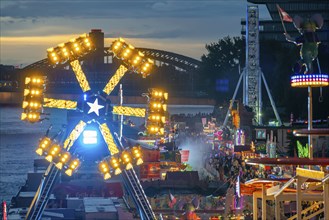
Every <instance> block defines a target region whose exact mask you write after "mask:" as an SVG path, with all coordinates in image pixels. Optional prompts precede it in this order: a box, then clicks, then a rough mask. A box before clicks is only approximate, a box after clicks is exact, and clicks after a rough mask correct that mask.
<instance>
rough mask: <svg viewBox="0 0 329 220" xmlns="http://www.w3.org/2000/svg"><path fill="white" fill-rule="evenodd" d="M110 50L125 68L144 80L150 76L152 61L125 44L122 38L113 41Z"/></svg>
mask: <svg viewBox="0 0 329 220" xmlns="http://www.w3.org/2000/svg"><path fill="white" fill-rule="evenodd" d="M110 48H111V51H112V53H113V55H114V56H116V57H117V58H119V59H121V60H123V62H124V64H126V65H128V67H127V68H129V69H131V70H132V71H134V72H136V73H138V74H142V76H143V77H144V78H145V77H146V76H148V75H149V74H150V71H151V69H152V66H153V65H154V61H153V60H151V59H149V58H146V57H145V56H144V54H143V53H142V52H140V51H138V50H136V49H135V48H134V47H133V46H131V45H129V44H127V43H126V42H125V41H124V40H123V39H122V38H119V39H117V40H115V41H113V43H112V45H111V47H110Z"/></svg>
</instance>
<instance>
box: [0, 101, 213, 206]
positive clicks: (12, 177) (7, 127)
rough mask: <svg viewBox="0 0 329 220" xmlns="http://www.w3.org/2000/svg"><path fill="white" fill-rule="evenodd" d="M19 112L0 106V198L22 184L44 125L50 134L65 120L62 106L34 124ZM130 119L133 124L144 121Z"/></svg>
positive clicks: (186, 110) (185, 109) (193, 109)
mask: <svg viewBox="0 0 329 220" xmlns="http://www.w3.org/2000/svg"><path fill="white" fill-rule="evenodd" d="M168 110H169V112H170V113H171V114H181V113H183V114H196V113H199V112H201V113H211V112H212V111H213V106H169V107H168ZM21 112H22V109H21V108H18V107H0V202H1V201H2V200H6V201H7V202H10V199H11V197H13V196H14V195H16V193H17V192H18V190H19V188H20V187H21V186H22V185H24V183H25V181H26V178H27V173H28V172H29V171H33V161H34V159H35V158H37V157H38V156H37V154H36V153H35V149H36V147H37V145H38V142H39V139H40V138H42V137H43V136H44V135H45V133H46V131H47V129H48V128H49V127H50V126H51V125H52V130H51V132H50V135H51V136H52V135H53V134H55V133H57V132H58V131H59V130H61V129H62V128H63V125H65V124H66V123H67V117H66V116H67V111H66V110H61V109H46V113H49V114H50V115H49V116H47V117H49V119H48V120H44V121H42V122H41V123H35V124H30V123H27V122H23V121H21V120H20V115H21ZM132 119H133V121H134V123H135V124H136V125H138V124H139V123H140V122H143V121H144V120H137V119H136V118H135V119H134V118H132Z"/></svg>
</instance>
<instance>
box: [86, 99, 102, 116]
mask: <svg viewBox="0 0 329 220" xmlns="http://www.w3.org/2000/svg"><path fill="white" fill-rule="evenodd" d="M87 104H88V105H89V107H90V109H89V111H88V114H90V113H92V112H95V114H96V115H97V116H99V109H102V108H104V106H103V105H98V99H96V100H95V101H94V103H91V102H87Z"/></svg>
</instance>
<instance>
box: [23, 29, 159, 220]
mask: <svg viewBox="0 0 329 220" xmlns="http://www.w3.org/2000/svg"><path fill="white" fill-rule="evenodd" d="M94 49H95V47H94V45H93V42H91V40H90V37H89V36H88V35H87V34H85V35H81V36H80V37H78V38H76V39H72V40H71V41H70V42H67V43H64V44H60V45H58V46H57V47H55V48H50V49H48V62H49V65H51V66H61V65H64V64H65V63H69V64H70V66H71V68H72V70H73V72H74V74H75V77H76V79H77V81H78V83H79V85H80V87H81V89H82V91H83V97H84V98H83V100H78V101H73V100H62V99H53V98H47V97H45V96H46V95H45V87H46V83H47V80H46V77H45V76H44V75H43V74H36V75H35V76H31V77H27V78H26V80H25V89H24V101H23V105H22V107H23V113H22V115H21V119H22V120H24V121H28V122H31V123H36V122H39V121H42V120H43V119H44V118H43V115H44V114H43V108H58V109H67V110H72V111H76V112H77V114H78V116H79V117H80V120H79V121H78V123H76V125H75V126H74V128H73V129H72V130H71V131H70V132H69V133H68V134H67V135H66V136H65V140H64V141H60V140H57V138H56V137H54V138H51V137H48V136H47V135H46V136H45V137H44V138H42V139H41V141H40V143H39V146H38V148H37V149H36V153H37V154H38V155H40V156H44V157H45V159H46V160H47V161H49V162H50V165H49V167H48V169H47V171H46V173H45V175H44V177H43V178H42V181H41V183H40V186H39V188H38V191H37V193H36V194H35V197H34V199H33V201H32V203H31V205H30V208H29V211H28V213H27V215H26V219H41V217H42V213H43V210H44V209H45V207H46V205H47V201H48V199H49V197H50V194H51V191H52V188H53V186H54V184H55V181H56V178H57V177H58V175H59V173H60V170H64V171H65V173H66V174H67V175H68V176H71V175H73V173H74V172H76V171H77V170H78V168H79V167H80V166H81V164H82V163H83V160H81V158H79V153H77V149H78V148H79V143H77V140H78V138H79V137H80V136H81V134H83V135H82V136H83V138H84V140H83V142H84V143H86V144H95V143H97V132H96V131H94V130H87V127H88V126H93V127H95V128H97V129H98V130H99V131H100V133H101V135H102V137H103V139H104V142H105V144H106V146H107V148H108V155H107V156H105V157H104V158H103V159H102V160H101V162H99V164H98V168H99V171H100V172H101V173H102V175H103V177H104V179H105V180H106V179H109V178H111V175H118V174H121V175H122V178H123V183H124V186H125V188H126V190H127V191H128V192H129V194H130V196H131V197H132V200H133V202H134V204H135V206H136V208H137V210H138V212H139V215H140V217H141V218H142V219H156V217H155V214H154V213H153V211H152V208H151V206H150V204H149V202H148V200H147V197H146V195H145V193H144V190H143V188H142V186H141V185H140V183H139V180H138V177H137V176H136V173H135V171H134V169H133V165H140V164H142V163H143V160H142V153H141V149H140V147H139V146H138V145H136V146H133V147H132V148H124V147H123V145H122V143H121V139H120V138H119V137H118V136H117V135H113V131H112V130H111V129H110V128H112V127H113V125H111V124H112V115H113V114H115V115H124V116H133V117H145V116H146V109H143V108H133V107H126V106H112V105H111V101H110V99H109V95H110V94H111V92H112V91H113V89H114V88H115V87H116V85H117V84H118V83H119V81H120V80H121V78H122V77H123V76H124V75H125V74H126V73H127V72H128V71H129V72H132V73H135V74H140V75H142V77H143V78H145V77H146V76H147V75H149V73H150V70H151V69H152V66H153V61H152V60H150V59H148V58H147V57H145V56H144V54H143V53H141V52H140V51H138V50H136V49H135V48H134V47H132V46H131V45H129V44H127V43H126V42H125V41H124V40H123V39H117V40H115V41H114V42H113V44H112V46H111V47H110V50H111V52H112V53H113V54H114V56H115V57H117V58H118V59H120V60H121V61H122V64H121V65H120V66H119V68H118V69H117V70H116V72H115V74H114V75H113V76H112V77H111V78H110V80H109V81H108V83H107V84H106V85H105V87H104V88H103V90H102V91H93V90H92V89H91V87H90V86H89V82H88V80H87V77H86V75H85V74H84V72H83V68H82V66H81V62H80V60H79V59H80V58H82V57H84V56H85V55H87V54H89V53H90V52H92V51H93V50H94ZM153 130H154V129H153ZM47 133H48V132H47ZM153 133H154V134H155V135H157V134H159V133H160V130H156V131H155V130H154V132H153Z"/></svg>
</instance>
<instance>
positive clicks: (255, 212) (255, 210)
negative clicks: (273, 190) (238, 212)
mask: <svg viewBox="0 0 329 220" xmlns="http://www.w3.org/2000/svg"><path fill="white" fill-rule="evenodd" d="M252 214H253V220H257V216H258V206H257V195H256V192H253V194H252Z"/></svg>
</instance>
